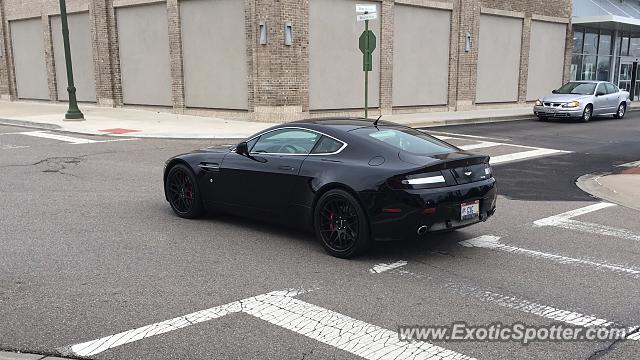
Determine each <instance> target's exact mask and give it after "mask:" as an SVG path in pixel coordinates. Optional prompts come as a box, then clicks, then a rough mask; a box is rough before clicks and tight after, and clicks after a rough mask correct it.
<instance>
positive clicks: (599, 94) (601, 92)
mask: <svg viewBox="0 0 640 360" xmlns="http://www.w3.org/2000/svg"><path fill="white" fill-rule="evenodd" d="M602 95H606V94H605V92H604V91H598V92H597V93H596V96H602Z"/></svg>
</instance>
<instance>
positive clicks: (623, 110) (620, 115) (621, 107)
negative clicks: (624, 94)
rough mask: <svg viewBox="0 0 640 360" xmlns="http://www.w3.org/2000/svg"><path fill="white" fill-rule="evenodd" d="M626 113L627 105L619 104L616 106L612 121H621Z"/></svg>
mask: <svg viewBox="0 0 640 360" xmlns="http://www.w3.org/2000/svg"><path fill="white" fill-rule="evenodd" d="M626 113H627V104H625V103H620V105H618V111H616V113H615V115H613V118H614V119H622V118H624V115H625V114H626Z"/></svg>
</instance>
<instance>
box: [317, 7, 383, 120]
mask: <svg viewBox="0 0 640 360" xmlns="http://www.w3.org/2000/svg"><path fill="white" fill-rule="evenodd" d="M357 3H358V4H360V3H365V4H366V3H367V2H363V1H358V2H357ZM368 4H377V5H376V6H377V8H378V14H380V3H373V2H371V3H368ZM355 5H356V1H351V0H311V1H310V3H309V23H310V29H309V66H310V75H309V107H310V108H311V109H312V110H320V109H349V108H362V107H364V95H363V94H364V73H363V71H362V53H361V52H360V50H359V49H358V38H359V37H360V34H361V33H362V31H363V30H364V23H363V22H357V21H356V13H355ZM369 27H370V29H371V30H373V31H374V33H375V34H376V36H377V46H376V47H377V49H376V50H375V52H374V53H373V71H371V72H370V73H369V106H372V107H377V106H379V105H378V104H379V87H380V56H379V55H380V19H378V20H373V21H370V22H369Z"/></svg>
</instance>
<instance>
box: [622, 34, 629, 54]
mask: <svg viewBox="0 0 640 360" xmlns="http://www.w3.org/2000/svg"><path fill="white" fill-rule="evenodd" d="M620 55H622V56H628V55H629V38H628V37H626V36H625V37H623V38H622V43H621V44H620Z"/></svg>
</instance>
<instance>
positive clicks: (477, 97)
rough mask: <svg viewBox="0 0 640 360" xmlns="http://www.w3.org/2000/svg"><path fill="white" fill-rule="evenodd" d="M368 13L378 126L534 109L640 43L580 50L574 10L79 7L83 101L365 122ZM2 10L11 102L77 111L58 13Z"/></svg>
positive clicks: (391, 0) (557, 6) (240, 0)
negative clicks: (361, 18)
mask: <svg viewBox="0 0 640 360" xmlns="http://www.w3.org/2000/svg"><path fill="white" fill-rule="evenodd" d="M589 1H591V2H596V3H598V2H600V1H601V0H589ZM606 1H609V2H619V1H620V0H606ZM629 2H630V3H631V1H629ZM356 3H358V4H360V3H362V4H373V5H375V6H376V10H377V19H375V20H372V21H371V22H370V28H371V29H372V30H373V31H374V32H375V34H376V35H377V46H376V50H375V52H374V53H373V71H372V72H371V73H370V74H369V94H370V99H369V103H370V106H371V107H372V108H374V109H373V111H372V112H371V113H372V114H378V113H382V114H391V113H410V112H425V111H459V110H469V109H476V108H487V107H505V106H522V105H523V104H525V103H527V102H529V101H532V100H535V99H536V98H537V97H539V96H542V95H544V94H546V93H548V92H549V91H550V90H551V89H553V88H557V87H558V86H560V85H561V84H562V83H563V82H564V81H566V80H569V79H570V78H571V77H572V76H573V77H574V78H583V77H584V78H587V77H589V78H591V77H594V78H601V77H604V76H605V75H606V76H609V77H610V78H611V76H612V74H613V73H618V72H619V71H617V70H615V71H614V70H611V68H612V67H614V66H616V65H609V70H606V66H607V65H605V64H606V61H607V60H606V58H605V57H606V56H609V57H610V58H613V55H612V54H613V53H614V51H616V50H615V46H611V48H612V50H610V51H611V53H610V54H608V55H605V53H606V51H607V49H606V45H603V44H605V43H606V39H607V36H614V33H615V34H617V35H615V36H617V37H616V39H618V38H619V39H621V40H622V41H627V42H628V43H634V44H635V40H639V39H636V38H633V37H632V38H629V35H625V34H627V33H628V31H629V30H628V29H627V27H626V25H625V26H621V27H619V28H618V27H617V25H615V23H616V21H617V20H618V17H615V16H614V17H612V18H607V19H609V20H611V21H603V20H604V18H602V19H600V18H598V19H596V20H599V22H598V23H593V22H588V21H587V20H589V19H587V18H589V17H591V15H588V16H586V15H585V17H584V19H583V20H584V22H581V23H580V25H579V26H580V27H579V28H580V29H585V30H584V31H583V34H584V35H583V37H584V46H582V47H581V48H580V49H579V50H575V49H576V47H575V46H572V39H573V36H572V27H571V14H572V3H571V0H521V1H513V0H381V1H369V2H365V1H354V0H163V1H157V0H68V1H67V9H68V12H69V14H70V15H69V28H70V40H71V50H72V58H73V66H74V76H75V80H76V87H77V96H78V99H79V100H80V101H84V102H92V103H97V104H99V105H104V106H155V107H158V108H159V109H166V110H169V111H176V112H180V113H193V114H203V115H215V116H230V117H239V118H248V119H257V120H264V121H279V120H292V119H297V118H302V117H309V116H327V115H349V114H358V115H360V114H361V111H359V110H358V109H360V108H362V107H363V103H364V99H363V98H364V95H363V92H364V90H363V88H364V75H363V72H362V54H361V53H360V51H359V49H358V37H359V35H360V33H361V32H362V31H363V29H364V24H363V23H362V22H358V21H356V11H355V5H356ZM0 4H1V6H0V21H1V23H2V26H1V27H0V96H1V97H2V98H3V99H11V100H21V99H29V100H33V99H35V100H45V101H53V102H55V101H65V100H67V92H66V75H65V74H66V70H65V66H64V64H65V61H64V50H63V46H62V35H61V25H60V17H59V4H58V1H57V0H0ZM627 5H628V4H627ZM625 6H626V5H625ZM638 10H640V9H638ZM635 15H640V12H637V13H635ZM616 16H617V15H616ZM596 17H597V16H596ZM591 20H593V19H591ZM637 21H638V24H640V20H637ZM612 23H613V24H612ZM629 26H631V25H629ZM635 26H638V25H635ZM591 29H597V32H593V31H595V30H593V31H592V30H591ZM576 34H578V33H576ZM594 34H596V35H595V36H597V37H598V40H597V41H599V42H598V44H599V46H597V47H596V49H595V50H594V48H593V44H594V43H593V36H594ZM607 34H610V35H607ZM625 36H626V37H625ZM625 39H626V40H625ZM609 41H610V42H611V38H609ZM616 44H617V42H616ZM637 45H638V47H639V48H640V42H638V44H637ZM632 49H635V48H632ZM594 51H595V53H594V54H592V52H594ZM629 51H631V49H630V50H629ZM634 51H635V50H634ZM616 54H621V55H620V58H621V59H622V57H624V56H627V55H624V56H623V55H622V54H627V53H626V52H622V53H616ZM634 54H635V52H634ZM638 55H640V53H639V54H638ZM578 58H580V62H579V63H578V60H577V59H578ZM594 58H595V60H594ZM572 59H573V60H572ZM625 59H627V58H625ZM624 61H625V64H627V63H628V62H626V61H627V60H624ZM601 64H602V65H601ZM610 64H612V63H610ZM636 67H637V63H635V65H632V67H631V70H634V71H635V69H636ZM631 70H630V71H631ZM624 74H625V76H627V72H625V73H624ZM615 76H617V75H615ZM612 80H613V78H612ZM624 81H626V80H624Z"/></svg>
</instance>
